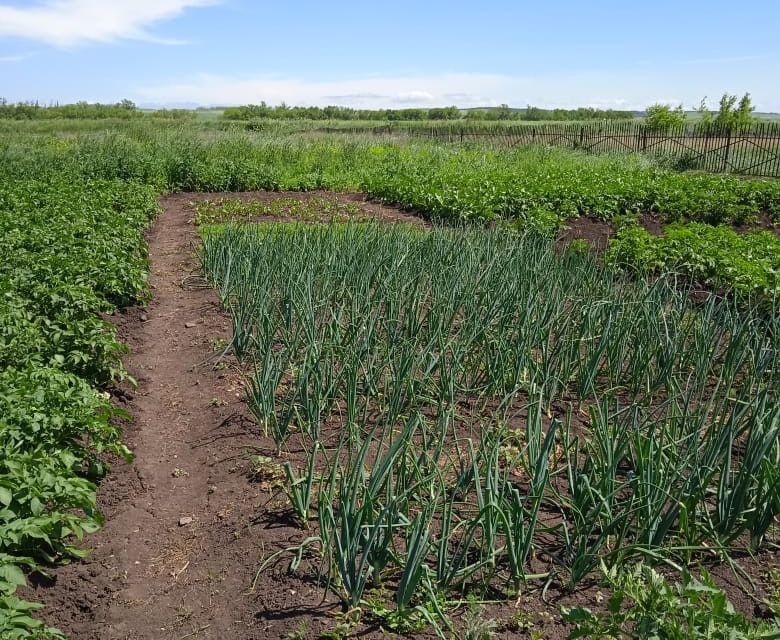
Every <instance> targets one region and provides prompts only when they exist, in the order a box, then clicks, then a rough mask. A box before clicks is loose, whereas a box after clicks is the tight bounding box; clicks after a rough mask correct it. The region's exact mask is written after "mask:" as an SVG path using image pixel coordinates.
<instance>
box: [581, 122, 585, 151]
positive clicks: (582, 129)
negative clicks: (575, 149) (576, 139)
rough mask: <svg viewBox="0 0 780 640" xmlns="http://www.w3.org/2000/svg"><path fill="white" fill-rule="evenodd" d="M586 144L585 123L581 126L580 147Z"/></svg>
mask: <svg viewBox="0 0 780 640" xmlns="http://www.w3.org/2000/svg"><path fill="white" fill-rule="evenodd" d="M584 146H585V125H582V126H581V127H580V149H582V148H583V147H584Z"/></svg>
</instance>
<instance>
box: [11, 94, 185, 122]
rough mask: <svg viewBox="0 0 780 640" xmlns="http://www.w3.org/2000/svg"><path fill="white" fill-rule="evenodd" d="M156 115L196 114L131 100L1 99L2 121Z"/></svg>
mask: <svg viewBox="0 0 780 640" xmlns="http://www.w3.org/2000/svg"><path fill="white" fill-rule="evenodd" d="M141 117H154V118H168V119H174V120H187V119H190V118H193V117H194V114H193V113H192V112H191V111H187V110H184V109H159V110H156V111H147V112H144V111H141V110H139V109H138V108H136V106H135V104H134V103H133V102H132V101H131V100H127V99H125V100H121V101H120V102H117V103H116V104H99V103H94V104H89V103H87V102H77V103H76V104H65V105H49V106H45V105H40V104H38V103H37V102H17V103H9V102H8V101H6V100H4V99H2V98H0V120H54V119H59V118H66V119H75V120H106V119H109V118H112V119H119V120H129V119H131V118H141Z"/></svg>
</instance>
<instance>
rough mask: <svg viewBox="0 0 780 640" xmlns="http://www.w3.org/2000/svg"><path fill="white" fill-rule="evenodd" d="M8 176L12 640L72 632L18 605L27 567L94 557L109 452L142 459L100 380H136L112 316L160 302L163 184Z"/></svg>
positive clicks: (4, 296)
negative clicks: (147, 235)
mask: <svg viewBox="0 0 780 640" xmlns="http://www.w3.org/2000/svg"><path fill="white" fill-rule="evenodd" d="M14 169H15V167H14V166H13V165H6V166H4V167H3V169H2V170H0V171H2V172H6V173H8V174H10V175H6V176H4V177H3V179H2V181H1V182H0V236H2V238H3V249H4V253H3V261H2V263H0V636H2V637H3V638H62V637H63V636H62V634H60V633H59V632H57V631H56V630H52V629H47V628H46V627H45V625H43V624H42V623H40V622H38V621H36V620H34V619H33V618H32V617H31V613H32V612H34V611H35V610H36V609H37V606H35V605H32V604H30V603H27V602H24V601H22V600H19V599H18V598H16V597H15V596H14V595H13V594H14V591H15V590H16V588H17V587H18V586H20V585H22V584H24V582H25V578H24V572H23V571H22V568H24V569H25V570H32V569H34V568H35V567H36V566H37V565H38V564H39V563H52V562H57V561H58V560H61V559H63V558H69V557H80V556H81V555H83V552H82V551H81V550H80V549H78V547H77V546H75V545H74V540H75V541H78V540H81V539H82V538H83V536H84V535H85V534H87V533H91V532H94V531H96V530H97V529H98V527H99V526H100V524H101V522H102V518H101V516H100V514H99V512H98V511H97V507H96V503H95V490H96V489H95V485H94V484H93V483H92V482H91V479H97V478H99V477H100V476H101V475H103V473H104V472H105V469H104V464H103V462H102V461H101V460H100V458H99V457H98V454H100V453H102V452H112V453H116V454H120V455H124V456H125V457H129V455H130V453H129V451H128V450H127V448H126V447H125V446H124V445H122V444H121V442H120V434H119V430H118V428H117V427H116V425H115V423H114V420H113V419H115V418H121V417H123V416H124V414H123V413H122V412H120V411H117V410H116V409H114V408H113V407H112V406H111V404H110V402H109V400H108V396H107V394H104V393H102V392H100V391H98V390H97V389H96V388H95V385H100V384H105V383H108V382H111V381H115V380H117V379H119V378H121V377H123V376H124V372H123V369H122V365H121V360H120V358H121V355H122V354H123V353H124V352H125V348H124V346H123V345H122V344H120V343H119V342H118V340H117V338H116V335H115V332H114V330H113V329H112V328H110V325H109V324H108V323H106V322H104V321H103V320H101V319H100V317H99V314H100V313H103V312H109V311H111V310H113V309H114V308H115V307H116V306H117V305H126V304H130V303H131V302H133V301H135V300H138V299H140V298H142V297H143V296H144V295H145V294H146V269H147V263H146V248H145V246H144V242H143V230H144V229H145V227H146V225H147V223H148V222H149V220H150V218H151V217H152V215H153V214H154V213H155V211H156V209H157V205H156V202H155V198H154V189H153V188H151V187H148V186H145V185H142V184H139V183H133V182H125V181H122V180H116V179H112V180H105V179H82V180H73V179H71V178H69V177H67V176H65V175H61V174H59V173H58V172H57V171H56V168H55V167H48V168H47V167H45V166H42V171H43V172H46V171H48V172H49V173H50V175H49V176H47V177H46V178H41V177H39V176H37V177H31V176H35V175H36V174H34V173H33V174H30V175H29V176H26V177H23V176H21V175H14V174H13V172H14Z"/></svg>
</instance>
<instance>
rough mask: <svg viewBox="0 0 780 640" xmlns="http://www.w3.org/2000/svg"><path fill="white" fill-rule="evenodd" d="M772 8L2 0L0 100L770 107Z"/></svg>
mask: <svg viewBox="0 0 780 640" xmlns="http://www.w3.org/2000/svg"><path fill="white" fill-rule="evenodd" d="M778 79H780V2H778V1H777V0H756V1H754V2H752V3H749V4H744V5H738V4H734V3H733V2H732V1H729V2H722V1H721V0H712V1H709V2H702V1H700V0H676V1H674V2H671V1H668V0H655V2H630V1H626V0H623V1H621V2H616V1H613V0H607V1H603V0H596V1H595V2H582V1H575V0H559V1H558V2H549V1H548V2H538V1H536V2H528V1H524V0H494V1H493V2H474V1H473V0H470V1H468V2H466V1H461V0H449V1H448V2H444V1H442V0H427V1H426V0H416V1H414V2H412V1H409V0H395V1H394V2H373V3H368V2H365V1H363V2H358V1H356V0H346V1H337V2H322V1H320V2H315V1H312V0H287V1H284V2H279V1H277V2H275V1H273V0H23V1H22V0H0V96H2V97H5V98H7V99H9V100H12V101H18V100H38V101H41V102H52V101H59V102H71V101H76V100H89V101H116V100H119V99H121V98H125V97H127V98H130V99H132V100H134V101H136V102H137V103H139V104H147V105H170V106H176V105H184V104H186V105H190V104H198V105H228V104H246V103H257V102H260V101H261V100H265V101H266V102H268V103H271V104H278V103H280V102H282V101H284V102H287V103H288V104H296V105H298V104H306V105H309V104H317V105H326V104H338V105H349V106H360V107H371V108H374V107H402V106H434V105H450V104H455V105H458V106H461V107H471V106H488V105H495V104H500V103H508V104H510V105H513V106H525V105H526V104H533V105H537V106H544V107H551V106H560V107H576V106H584V105H588V106H598V107H605V108H625V109H636V108H643V107H645V106H646V105H648V104H650V103H653V102H658V101H662V102H671V103H683V104H684V105H685V106H686V107H691V106H693V105H695V104H698V103H699V101H700V100H701V98H702V97H703V96H709V99H710V103H711V104H713V105H714V104H715V103H716V102H717V98H718V97H719V96H720V94H722V93H723V92H724V91H728V92H730V93H737V94H742V93H744V92H746V91H749V92H750V93H751V94H752V95H753V98H754V102H755V103H756V104H757V106H758V108H759V110H763V111H780V81H778Z"/></svg>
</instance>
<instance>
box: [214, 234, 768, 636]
mask: <svg viewBox="0 0 780 640" xmlns="http://www.w3.org/2000/svg"><path fill="white" fill-rule="evenodd" d="M202 233H203V236H204V251H203V265H204V270H205V272H206V273H207V274H208V275H209V277H210V279H211V281H212V282H213V284H214V285H215V288H216V289H217V291H218V292H219V295H220V297H221V299H222V301H223V303H224V304H225V305H226V306H227V307H228V308H229V310H230V311H231V314H232V318H233V342H232V345H231V346H232V348H233V350H234V352H235V354H236V355H237V356H238V357H239V358H241V359H243V360H244V361H246V362H247V363H251V364H252V365H254V371H253V373H252V374H250V381H249V388H248V393H247V396H248V404H249V408H250V409H251V411H252V412H253V413H254V415H255V417H256V418H257V421H258V423H259V424H261V425H263V426H265V428H266V429H267V433H268V434H269V435H270V436H271V437H273V438H274V440H275V444H276V446H277V450H278V451H279V452H280V453H281V452H283V451H285V450H288V449H289V450H296V451H306V452H307V456H308V459H307V460H306V464H305V465H304V466H303V467H302V468H301V467H299V468H297V469H295V470H293V469H291V468H287V469H286V473H285V475H286V483H287V486H286V488H285V490H286V492H287V494H288V495H289V496H290V501H291V503H292V504H293V508H294V511H295V513H296V515H297V518H298V520H299V523H300V525H301V528H302V529H305V530H306V534H305V535H306V536H308V537H307V538H305V540H303V542H300V544H298V545H296V546H294V547H293V548H291V549H289V550H285V551H282V552H279V553H277V554H275V555H274V556H272V557H271V558H269V559H268V560H267V561H266V562H265V563H264V565H263V567H262V568H265V567H267V566H269V565H270V564H272V563H273V562H275V561H276V560H278V559H279V558H280V557H282V556H284V555H287V553H288V552H289V554H291V555H292V562H291V565H290V569H291V570H298V569H302V568H304V567H306V568H309V569H311V570H312V571H314V572H315V573H317V574H318V575H317V577H318V578H319V579H320V581H321V583H322V584H323V585H327V587H326V588H328V589H330V590H331V591H332V592H333V593H335V594H336V595H337V596H338V597H339V598H340V599H341V600H342V601H343V604H344V606H345V608H347V609H349V610H353V609H356V608H361V607H365V606H367V605H366V603H367V599H370V600H371V605H370V606H371V608H372V609H374V610H376V611H381V612H382V613H381V615H382V617H383V619H385V620H390V621H392V622H393V624H400V622H401V621H407V622H408V621H410V620H421V619H424V620H425V621H426V622H427V623H428V624H429V625H431V626H434V625H438V626H439V627H441V626H442V625H444V626H446V624H447V623H446V615H445V613H444V611H443V609H444V607H442V606H441V603H440V594H443V596H444V599H445V600H447V599H450V598H454V597H457V596H458V594H459V595H461V596H462V594H463V593H464V592H468V591H469V590H480V589H485V590H487V589H490V590H491V592H492V593H493V594H496V593H503V594H504V595H505V596H506V598H507V599H509V598H512V597H513V596H515V595H516V594H517V593H518V592H519V591H520V590H521V589H523V588H524V587H525V586H526V584H527V583H529V582H533V581H536V580H538V579H540V578H543V579H552V580H555V581H558V582H559V583H562V584H563V585H565V587H568V588H571V589H574V588H575V587H576V586H577V585H579V584H581V583H582V582H583V581H584V580H585V579H586V578H587V577H588V576H589V575H591V574H592V573H593V572H594V571H595V570H597V569H598V567H599V565H600V563H601V562H604V563H605V564H606V565H607V566H608V567H610V568H612V567H621V566H625V565H626V563H627V562H630V561H636V560H640V559H647V558H649V559H654V560H657V561H659V562H665V563H667V564H668V565H669V566H685V565H687V564H689V563H691V562H694V561H695V560H696V559H698V558H712V554H713V553H716V554H718V556H719V557H721V558H723V559H727V558H732V557H736V556H737V555H738V554H740V553H744V552H745V551H748V550H749V551H751V552H755V551H756V550H759V549H762V548H765V547H767V546H770V545H772V544H774V540H775V539H776V532H775V531H774V529H773V523H774V521H775V518H776V517H777V515H778V514H780V501H778V499H777V496H778V487H780V472H779V471H778V469H779V468H780V467H779V466H778V465H779V463H780V406H778V405H777V403H776V400H775V389H776V388H777V386H778V381H779V378H778V374H779V373H780V368H778V366H777V365H778V357H780V350H778V349H777V339H778V336H780V330H779V329H778V321H779V320H780V318H779V317H778V316H777V314H766V313H765V308H763V307H760V306H751V305H737V304H734V302H733V301H732V300H730V299H728V298H726V299H720V298H718V297H716V296H712V297H710V298H708V299H707V300H705V301H703V302H699V303H697V302H696V301H693V300H692V299H691V293H692V290H691V289H687V288H685V287H680V286H678V283H676V282H674V280H673V279H670V280H667V279H661V280H658V281H657V282H655V283H654V284H652V285H650V286H648V285H647V284H646V283H644V282H631V281H629V280H627V279H624V278H622V277H621V275H620V274H616V273H614V272H613V271H612V270H611V269H609V268H605V267H603V266H601V265H599V263H598V262H597V261H596V259H595V258H594V256H592V255H590V254H578V253H577V252H574V251H568V252H560V251H558V250H556V247H555V245H554V244H553V242H552V241H551V240H549V239H546V238H543V237H540V236H539V235H537V234H533V233H528V234H525V235H520V234H517V233H511V232H508V231H507V230H506V229H504V228H502V227H496V228H489V229H485V228H480V227H474V228H466V229H457V230H453V229H446V228H436V227H434V228H433V229H420V228H416V227H410V226H401V225H393V226H392V227H389V228H388V227H382V226H381V225H378V224H355V223H347V224H332V225H308V224H279V223H268V224H261V225H224V226H220V227H219V228H217V229H215V228H204V229H203V230H202ZM573 415H579V416H582V417H581V420H582V421H583V424H582V425H581V426H580V427H578V428H577V431H575V430H574V427H573V425H572V416H573ZM332 425H338V426H337V427H336V428H333V426H332ZM542 550H543V552H544V555H545V556H546V557H548V558H549V563H548V566H549V570H548V571H546V572H545V573H544V574H542V575H541V576H540V575H539V574H536V573H534V572H533V569H532V567H531V563H532V560H533V558H534V557H538V556H539V555H541V552H542ZM378 588H381V589H383V590H384V591H385V592H386V593H394V594H395V597H394V600H395V603H394V606H393V605H392V604H389V603H387V602H386V601H384V602H383V604H382V605H381V606H380V605H377V603H376V601H375V599H374V597H373V596H372V594H375V593H376V589H378ZM388 612H392V615H391V614H390V613H388ZM421 617H422V618H421Z"/></svg>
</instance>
